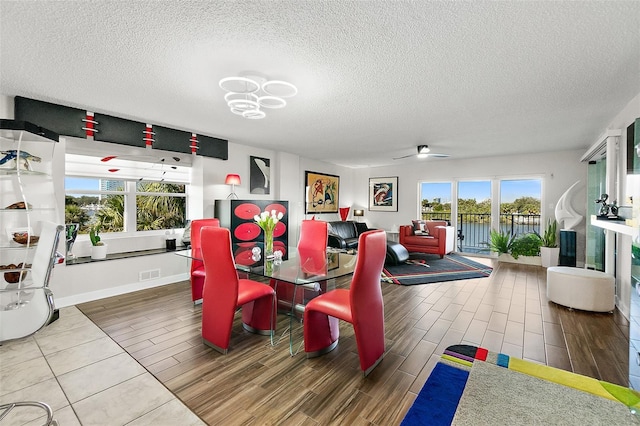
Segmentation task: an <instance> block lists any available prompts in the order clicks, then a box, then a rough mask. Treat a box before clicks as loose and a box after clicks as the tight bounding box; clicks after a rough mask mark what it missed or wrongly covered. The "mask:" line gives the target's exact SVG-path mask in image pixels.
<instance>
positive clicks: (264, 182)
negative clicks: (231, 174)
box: [249, 156, 271, 194]
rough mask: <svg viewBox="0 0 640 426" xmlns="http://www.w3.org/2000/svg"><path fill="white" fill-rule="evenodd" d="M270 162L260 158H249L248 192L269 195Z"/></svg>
mask: <svg viewBox="0 0 640 426" xmlns="http://www.w3.org/2000/svg"><path fill="white" fill-rule="evenodd" d="M270 164H271V160H269V159H268V158H261V157H254V156H250V157H249V192H250V193H252V194H269V193H270V192H271V172H270V170H271V169H270V166H269V165H270Z"/></svg>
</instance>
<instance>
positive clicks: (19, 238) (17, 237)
mask: <svg viewBox="0 0 640 426" xmlns="http://www.w3.org/2000/svg"><path fill="white" fill-rule="evenodd" d="M39 239H40V237H38V236H37V235H30V234H29V233H28V232H14V233H13V241H15V242H16V243H18V244H23V245H30V246H33V245H35V244H36V243H37V242H38V240H39Z"/></svg>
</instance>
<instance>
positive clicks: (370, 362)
mask: <svg viewBox="0 0 640 426" xmlns="http://www.w3.org/2000/svg"><path fill="white" fill-rule="evenodd" d="M386 243H387V236H386V233H385V232H384V231H383V230H373V231H367V232H364V233H363V234H361V235H360V238H359V239H358V257H357V260H356V267H355V270H354V272H353V279H352V280H351V288H350V289H335V290H331V291H329V292H327V293H325V294H321V295H320V296H318V297H316V298H314V299H312V300H311V301H309V303H307V306H306V307H305V311H304V350H305V352H306V353H307V358H313V357H316V356H319V355H323V354H326V353H327V352H330V351H332V350H333V349H335V347H336V346H338V338H339V334H340V333H339V328H338V323H339V321H338V320H343V321H347V322H349V323H351V324H352V325H353V330H354V332H355V336H356V344H357V346H358V355H359V357H360V368H361V369H362V371H363V373H364V375H365V376H366V375H368V374H369V373H370V372H371V371H372V370H373V369H374V368H375V367H376V365H378V363H379V362H380V361H381V360H382V358H383V356H384V305H383V300H382V290H381V288H380V274H381V273H382V268H383V266H384V259H385V256H386V252H387V250H386V248H387V244H386Z"/></svg>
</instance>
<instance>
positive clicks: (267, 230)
mask: <svg viewBox="0 0 640 426" xmlns="http://www.w3.org/2000/svg"><path fill="white" fill-rule="evenodd" d="M283 216H284V214H283V213H282V212H277V211H276V210H271V212H269V211H263V212H262V213H260V215H259V216H258V215H255V216H254V217H253V220H255V221H256V223H257V224H258V226H259V227H260V228H262V230H263V231H264V258H265V260H267V259H272V258H273V230H274V229H275V228H276V225H277V224H278V222H279V221H280V219H282V217H283Z"/></svg>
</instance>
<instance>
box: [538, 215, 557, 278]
mask: <svg viewBox="0 0 640 426" xmlns="http://www.w3.org/2000/svg"><path fill="white" fill-rule="evenodd" d="M557 236H558V222H557V221H556V220H553V221H552V220H551V219H549V220H548V221H547V227H546V228H545V230H544V233H543V234H542V246H541V247H540V257H541V259H540V261H541V263H542V266H544V267H545V268H548V267H550V266H557V265H558V258H559V256H560V248H558V243H557V241H558V239H557Z"/></svg>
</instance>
